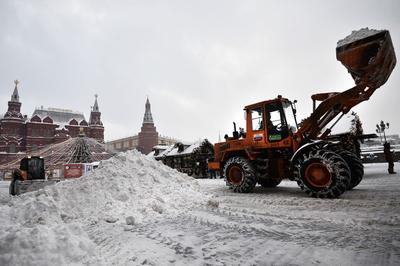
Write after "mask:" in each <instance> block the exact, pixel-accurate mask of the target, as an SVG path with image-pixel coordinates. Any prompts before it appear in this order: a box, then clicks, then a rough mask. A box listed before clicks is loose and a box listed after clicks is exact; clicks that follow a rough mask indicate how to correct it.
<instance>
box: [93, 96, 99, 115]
mask: <svg viewBox="0 0 400 266" xmlns="http://www.w3.org/2000/svg"><path fill="white" fill-rule="evenodd" d="M94 97H95V100H94V105H93V109H92V110H93V112H99V104H98V103H97V97H99V95H97V94H95V95H94Z"/></svg>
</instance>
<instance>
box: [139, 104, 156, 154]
mask: <svg viewBox="0 0 400 266" xmlns="http://www.w3.org/2000/svg"><path fill="white" fill-rule="evenodd" d="M138 137H139V139H138V147H137V149H138V150H139V151H140V152H141V153H143V154H148V153H150V152H151V151H152V149H153V147H154V146H156V145H157V144H158V133H157V130H156V127H155V126H154V121H153V115H152V114H151V105H150V101H149V98H147V100H146V104H145V112H144V117H143V124H142V128H141V131H140V132H139V134H138Z"/></svg>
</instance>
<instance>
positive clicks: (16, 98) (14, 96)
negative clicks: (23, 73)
mask: <svg viewBox="0 0 400 266" xmlns="http://www.w3.org/2000/svg"><path fill="white" fill-rule="evenodd" d="M14 84H15V88H14V92H13V94H12V95H11V102H17V103H19V94H18V84H19V81H18V80H17V79H16V80H14Z"/></svg>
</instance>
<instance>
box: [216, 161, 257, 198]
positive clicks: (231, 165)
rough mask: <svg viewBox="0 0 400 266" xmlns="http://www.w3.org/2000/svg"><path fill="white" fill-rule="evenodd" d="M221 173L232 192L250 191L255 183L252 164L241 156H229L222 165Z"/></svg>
mask: <svg viewBox="0 0 400 266" xmlns="http://www.w3.org/2000/svg"><path fill="white" fill-rule="evenodd" d="M223 173H224V176H225V180H226V183H227V185H228V186H229V187H231V188H232V189H233V191H234V192H239V193H248V192H251V191H253V189H254V187H255V186H256V184H257V178H256V174H255V171H254V168H253V165H252V164H251V163H250V161H249V160H247V159H246V158H243V157H232V158H229V159H228V160H227V161H226V163H225V165H224V170H223Z"/></svg>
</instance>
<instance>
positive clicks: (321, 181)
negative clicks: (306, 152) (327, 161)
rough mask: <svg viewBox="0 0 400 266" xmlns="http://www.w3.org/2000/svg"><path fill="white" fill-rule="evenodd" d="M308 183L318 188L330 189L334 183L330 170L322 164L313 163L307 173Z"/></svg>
mask: <svg viewBox="0 0 400 266" xmlns="http://www.w3.org/2000/svg"><path fill="white" fill-rule="evenodd" d="M305 178H306V180H307V182H308V183H309V184H310V185H312V186H314V187H317V188H324V187H328V186H329V185H330V184H331V183H332V175H331V173H330V172H329V170H328V168H327V167H326V166H325V165H324V164H323V163H320V162H315V163H311V164H310V165H308V166H307V168H306V171H305Z"/></svg>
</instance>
